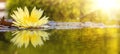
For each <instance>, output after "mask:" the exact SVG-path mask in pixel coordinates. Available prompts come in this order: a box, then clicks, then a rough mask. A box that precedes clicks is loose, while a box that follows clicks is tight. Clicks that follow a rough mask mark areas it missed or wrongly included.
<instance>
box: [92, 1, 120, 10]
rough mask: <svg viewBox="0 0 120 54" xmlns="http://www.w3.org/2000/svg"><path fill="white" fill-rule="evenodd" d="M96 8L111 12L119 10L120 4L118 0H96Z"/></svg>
mask: <svg viewBox="0 0 120 54" xmlns="http://www.w3.org/2000/svg"><path fill="white" fill-rule="evenodd" d="M94 3H95V5H96V7H97V8H98V9H102V10H105V11H106V10H110V9H117V8H119V3H118V1H117V0H95V1H94Z"/></svg>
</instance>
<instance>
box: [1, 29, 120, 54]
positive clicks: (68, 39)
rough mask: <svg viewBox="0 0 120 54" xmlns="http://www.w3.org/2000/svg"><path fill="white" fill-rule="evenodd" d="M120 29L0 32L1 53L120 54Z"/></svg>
mask: <svg viewBox="0 0 120 54" xmlns="http://www.w3.org/2000/svg"><path fill="white" fill-rule="evenodd" d="M119 36H120V29H119V28H82V29H59V30H57V29H51V30H14V31H6V32H0V54H119V52H120V50H119V49H120V48H119V46H120V41H119V40H120V38H119Z"/></svg>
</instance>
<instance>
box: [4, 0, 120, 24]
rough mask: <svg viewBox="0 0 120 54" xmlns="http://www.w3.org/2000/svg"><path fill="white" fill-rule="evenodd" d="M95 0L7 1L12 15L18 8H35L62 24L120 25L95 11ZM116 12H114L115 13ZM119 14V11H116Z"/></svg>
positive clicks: (117, 21) (100, 12) (9, 12)
mask: <svg viewBox="0 0 120 54" xmlns="http://www.w3.org/2000/svg"><path fill="white" fill-rule="evenodd" d="M92 1H93V0H7V1H6V2H7V11H8V15H9V18H10V14H12V13H13V10H16V8H17V7H22V8H23V7H24V6H27V7H28V8H29V10H31V9H32V8H33V7H34V6H36V7H37V8H38V9H39V8H41V9H42V10H44V15H46V16H48V17H50V18H49V19H50V20H53V21H61V22H64V21H66V22H86V21H91V22H95V23H99V22H102V23H105V24H119V22H120V21H119V20H110V17H111V16H108V15H107V14H106V13H105V12H104V11H101V10H94V5H93V3H92ZM113 12H114V11H113ZM116 12H117V11H116ZM119 15H120V13H115V15H114V16H115V19H119V17H120V16H119Z"/></svg>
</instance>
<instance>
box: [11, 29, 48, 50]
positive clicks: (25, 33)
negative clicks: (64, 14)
mask: <svg viewBox="0 0 120 54" xmlns="http://www.w3.org/2000/svg"><path fill="white" fill-rule="evenodd" d="M13 36H14V37H13V38H12V39H11V42H13V43H14V44H15V45H17V46H18V47H22V46H23V45H25V48H26V47H27V46H28V45H29V44H30V43H31V44H32V45H33V46H34V47H36V46H37V45H39V46H41V45H43V44H44V43H43V41H46V40H49V33H47V32H45V31H42V30H22V31H15V32H13Z"/></svg>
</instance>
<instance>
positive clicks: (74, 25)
mask: <svg viewBox="0 0 120 54" xmlns="http://www.w3.org/2000/svg"><path fill="white" fill-rule="evenodd" d="M12 21H13V20H12V19H5V18H4V17H3V18H2V19H1V20H0V30H8V29H11V30H14V29H15V28H17V27H15V26H12ZM81 28H120V25H117V24H113V25H106V24H104V23H94V22H90V21H87V22H55V21H49V22H48V23H47V24H45V25H42V26H40V28H34V29H81ZM27 29H31V28H27Z"/></svg>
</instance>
